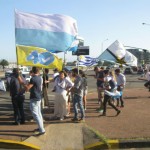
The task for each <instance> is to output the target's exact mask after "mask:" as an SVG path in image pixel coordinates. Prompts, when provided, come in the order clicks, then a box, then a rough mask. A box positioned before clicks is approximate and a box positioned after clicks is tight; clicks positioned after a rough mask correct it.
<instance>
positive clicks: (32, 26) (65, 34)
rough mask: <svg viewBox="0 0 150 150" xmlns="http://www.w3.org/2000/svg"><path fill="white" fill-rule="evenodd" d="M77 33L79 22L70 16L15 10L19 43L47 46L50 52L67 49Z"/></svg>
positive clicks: (17, 40)
mask: <svg viewBox="0 0 150 150" xmlns="http://www.w3.org/2000/svg"><path fill="white" fill-rule="evenodd" d="M77 35H78V30H77V22H76V20H75V19H74V18H72V17H70V16H66V15H62V14H32V13H24V12H19V11H16V12H15V37H16V44H18V45H25V46H35V47H40V48H45V49H46V50H48V51H50V52H58V51H67V50H69V49H70V47H71V46H72V45H73V43H74V41H75V40H76V37H77Z"/></svg>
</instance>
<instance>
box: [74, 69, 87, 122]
mask: <svg viewBox="0 0 150 150" xmlns="http://www.w3.org/2000/svg"><path fill="white" fill-rule="evenodd" d="M72 76H73V77H74V78H75V79H74V86H73V87H72V88H71V91H72V92H73V94H74V96H73V109H74V118H73V119H72V121H83V122H84V121H85V112H84V108H83V101H82V97H83V80H82V77H80V76H79V75H78V69H77V68H74V69H73V70H72ZM78 106H79V108H80V113H81V117H80V119H79V120H78Z"/></svg>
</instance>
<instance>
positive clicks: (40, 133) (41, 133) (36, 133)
mask: <svg viewBox="0 0 150 150" xmlns="http://www.w3.org/2000/svg"><path fill="white" fill-rule="evenodd" d="M45 134H46V132H40V131H36V132H34V135H35V136H39V135H45Z"/></svg>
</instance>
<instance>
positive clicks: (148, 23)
mask: <svg viewBox="0 0 150 150" xmlns="http://www.w3.org/2000/svg"><path fill="white" fill-rule="evenodd" d="M142 25H147V26H150V24H149V23H142Z"/></svg>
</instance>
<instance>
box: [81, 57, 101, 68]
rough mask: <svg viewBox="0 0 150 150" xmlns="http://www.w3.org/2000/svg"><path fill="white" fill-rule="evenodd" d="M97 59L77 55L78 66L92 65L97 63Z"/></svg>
mask: <svg viewBox="0 0 150 150" xmlns="http://www.w3.org/2000/svg"><path fill="white" fill-rule="evenodd" d="M97 63H98V59H97V58H92V57H89V56H83V55H81V56H79V66H94V65H97Z"/></svg>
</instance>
